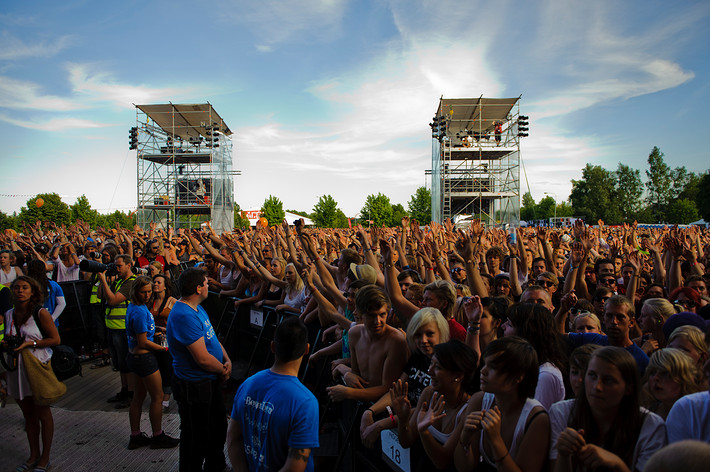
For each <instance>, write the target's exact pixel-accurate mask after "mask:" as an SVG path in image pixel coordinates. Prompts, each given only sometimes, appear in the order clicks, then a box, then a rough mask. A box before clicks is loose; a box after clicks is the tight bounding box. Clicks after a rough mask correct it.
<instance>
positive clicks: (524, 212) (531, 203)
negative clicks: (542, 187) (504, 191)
mask: <svg viewBox="0 0 710 472" xmlns="http://www.w3.org/2000/svg"><path fill="white" fill-rule="evenodd" d="M520 219H521V220H523V221H532V220H535V219H537V216H536V208H535V199H534V198H533V196H532V195H531V194H530V192H525V194H524V195H523V206H522V207H520Z"/></svg>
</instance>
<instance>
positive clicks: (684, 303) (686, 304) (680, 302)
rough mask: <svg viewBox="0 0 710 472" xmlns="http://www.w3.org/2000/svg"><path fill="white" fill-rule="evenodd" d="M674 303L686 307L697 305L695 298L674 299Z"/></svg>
mask: <svg viewBox="0 0 710 472" xmlns="http://www.w3.org/2000/svg"><path fill="white" fill-rule="evenodd" d="M673 304H674V305H682V306H684V307H686V308H693V307H694V306H695V302H694V301H693V300H673Z"/></svg>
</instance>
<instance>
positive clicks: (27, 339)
mask: <svg viewBox="0 0 710 472" xmlns="http://www.w3.org/2000/svg"><path fill="white" fill-rule="evenodd" d="M12 295H13V298H14V303H15V308H13V309H11V310H8V311H7V312H6V313H5V339H6V340H7V337H8V336H11V335H14V336H20V337H21V338H22V339H23V342H22V344H20V346H19V347H18V348H17V349H15V351H16V352H17V353H18V359H17V362H18V363H17V370H14V371H8V373H7V390H8V393H9V394H10V395H12V396H13V397H14V398H15V400H16V401H17V404H18V405H19V406H20V409H21V410H22V415H23V416H24V418H25V431H26V432H27V440H28V441H29V444H30V456H29V458H28V459H27V460H26V461H25V463H24V464H21V465H20V466H19V467H18V470H32V469H34V470H37V469H40V470H44V468H46V467H47V466H48V464H49V452H50V449H51V446H52V437H53V435H54V419H53V418H52V410H51V409H50V407H49V406H40V405H37V404H36V403H35V402H34V398H33V396H32V389H31V388H30V384H29V380H28V379H27V375H26V373H25V368H24V365H23V362H22V355H21V353H20V351H22V350H23V349H29V350H30V352H31V354H32V355H34V356H35V357H36V358H37V359H38V360H39V361H40V362H43V363H44V362H47V361H49V360H50V359H51V357H52V349H51V347H52V346H56V345H57V344H59V342H60V339H59V333H58V332H57V328H56V326H54V322H53V321H52V316H51V315H50V314H49V312H48V311H47V310H46V309H44V308H41V306H42V298H43V294H42V291H41V289H40V287H39V284H38V283H37V282H36V281H35V280H34V279H32V278H30V277H27V276H24V275H23V276H20V277H18V278H17V279H16V280H15V281H14V282H13V284H12ZM37 309H38V314H37V319H38V320H39V323H40V325H41V328H40V326H37V324H36V323H35V318H34V316H33V313H34V312H35V311H36V310H37ZM42 333H45V336H46V337H45V336H43V335H42ZM40 433H41V436H40ZM40 437H41V438H42V447H41V448H40ZM22 467H25V468H24V469H22Z"/></svg>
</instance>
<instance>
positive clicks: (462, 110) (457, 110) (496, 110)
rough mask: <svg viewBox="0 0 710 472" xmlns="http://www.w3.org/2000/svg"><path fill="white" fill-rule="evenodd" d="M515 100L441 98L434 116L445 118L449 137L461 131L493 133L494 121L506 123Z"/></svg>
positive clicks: (516, 100) (518, 98)
mask: <svg viewBox="0 0 710 472" xmlns="http://www.w3.org/2000/svg"><path fill="white" fill-rule="evenodd" d="M518 100H520V97H515V98H483V97H479V98H441V99H440V100H439V107H438V108H437V110H436V112H435V114H436V115H438V116H442V115H443V116H445V117H446V118H447V121H448V125H447V130H448V133H449V136H453V135H455V133H458V132H461V131H463V130H472V131H477V132H486V131H488V132H493V128H494V126H495V122H496V121H506V120H507V119H508V115H509V114H510V111H511V110H512V109H513V106H514V105H515V104H516V103H517V102H518Z"/></svg>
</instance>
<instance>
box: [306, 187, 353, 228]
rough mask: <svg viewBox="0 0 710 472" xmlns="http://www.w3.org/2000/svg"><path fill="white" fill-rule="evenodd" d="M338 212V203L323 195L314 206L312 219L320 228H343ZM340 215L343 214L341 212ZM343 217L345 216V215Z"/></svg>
mask: <svg viewBox="0 0 710 472" xmlns="http://www.w3.org/2000/svg"><path fill="white" fill-rule="evenodd" d="M338 211H339V209H338V202H336V201H335V199H334V198H333V197H332V196H330V195H323V196H322V197H320V198H319V199H318V203H316V204H315V205H314V206H313V213H312V216H311V218H313V222H314V223H315V224H316V226H317V227H319V228H341V227H342V226H339V225H340V224H342V221H341V217H340V215H339V214H338ZM340 213H341V214H342V213H343V212H342V211H340ZM343 216H345V215H344V214H343ZM346 224H347V223H346Z"/></svg>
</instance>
